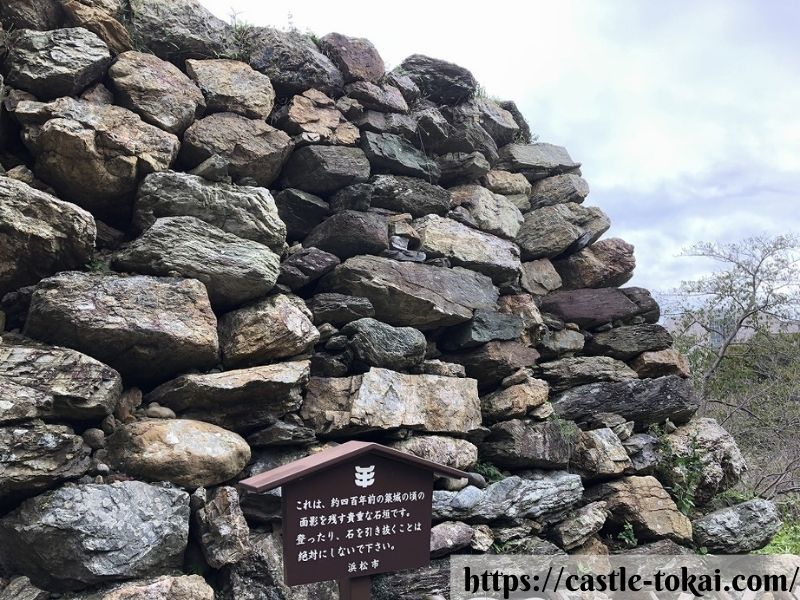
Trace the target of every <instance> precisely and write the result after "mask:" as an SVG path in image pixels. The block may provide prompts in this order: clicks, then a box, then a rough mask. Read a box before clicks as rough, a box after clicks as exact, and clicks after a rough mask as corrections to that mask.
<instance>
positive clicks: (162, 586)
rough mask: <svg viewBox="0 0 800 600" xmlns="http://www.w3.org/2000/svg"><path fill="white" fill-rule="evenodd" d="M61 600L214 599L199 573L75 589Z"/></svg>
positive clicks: (212, 591) (161, 576)
mask: <svg viewBox="0 0 800 600" xmlns="http://www.w3.org/2000/svg"><path fill="white" fill-rule="evenodd" d="M61 598H63V600H129V599H132V598H142V599H143V600H189V599H191V600H214V588H212V587H211V586H210V585H208V584H207V583H206V580H205V579H203V577H202V576H200V575H159V576H157V577H150V578H148V579H137V580H135V581H126V582H124V583H117V584H114V585H110V586H107V587H103V588H101V589H99V590H96V589H95V590H89V591H85V592H75V593H72V594H64V595H62V596H61Z"/></svg>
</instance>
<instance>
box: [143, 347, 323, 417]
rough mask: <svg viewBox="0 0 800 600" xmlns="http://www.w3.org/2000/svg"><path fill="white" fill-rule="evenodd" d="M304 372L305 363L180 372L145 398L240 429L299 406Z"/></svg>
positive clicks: (305, 377)
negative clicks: (215, 371) (186, 373)
mask: <svg viewBox="0 0 800 600" xmlns="http://www.w3.org/2000/svg"><path fill="white" fill-rule="evenodd" d="M308 376H309V364H308V361H294V362H282V363H278V364H275V365H267V366H262V367H252V368H249V369H235V370H233V371H223V372H221V373H208V374H189V375H181V376H180V377H178V378H176V379H173V380H172V381H168V382H167V383H164V384H162V385H160V386H158V387H157V388H156V389H154V390H153V391H152V392H150V393H149V394H147V396H146V397H145V400H146V401H147V402H157V403H158V404H160V405H161V406H166V407H168V408H171V409H172V410H174V411H175V412H176V413H177V414H178V415H179V416H180V417H181V418H184V419H197V420H199V421H206V422H208V423H213V424H215V425H219V426H220V427H224V428H226V429H230V430H232V431H236V432H239V433H244V432H248V431H252V430H253V429H257V428H259V427H263V426H266V425H270V424H272V423H275V422H276V420H277V419H279V418H281V417H283V416H285V415H286V414H287V413H290V412H294V411H297V410H299V408H300V405H301V403H302V401H303V388H304V386H305V384H306V382H307V381H308Z"/></svg>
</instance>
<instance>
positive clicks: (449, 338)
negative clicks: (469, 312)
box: [438, 309, 524, 352]
mask: <svg viewBox="0 0 800 600" xmlns="http://www.w3.org/2000/svg"><path fill="white" fill-rule="evenodd" d="M523 329H524V323H523V321H522V319H521V318H520V317H519V316H517V315H515V314H506V313H502V312H498V311H488V310H483V309H478V310H476V311H475V314H474V316H473V317H472V319H470V320H469V321H467V322H466V323H461V324H460V325H456V326H455V327H450V328H448V329H446V330H445V331H444V333H443V334H442V337H441V338H440V339H439V341H438V346H439V348H441V349H442V350H446V351H448V352H453V351H456V350H465V349H467V348H475V347H477V346H480V345H482V344H485V343H486V342H491V341H493V340H515V339H518V338H520V337H521V336H522V332H523Z"/></svg>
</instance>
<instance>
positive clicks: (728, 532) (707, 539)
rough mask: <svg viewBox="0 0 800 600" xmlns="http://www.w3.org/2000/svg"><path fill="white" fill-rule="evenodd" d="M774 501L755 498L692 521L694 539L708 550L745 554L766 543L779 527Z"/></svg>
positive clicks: (779, 522) (779, 521)
mask: <svg viewBox="0 0 800 600" xmlns="http://www.w3.org/2000/svg"><path fill="white" fill-rule="evenodd" d="M781 525H782V523H781V520H780V517H779V516H778V509H777V507H776V506H775V504H774V503H773V502H770V501H769V500H762V499H761V498H756V499H754V500H749V501H747V502H742V503H741V504H737V505H735V506H729V507H727V508H722V509H720V510H717V511H714V512H712V513H709V514H707V515H704V516H702V517H700V518H699V519H695V520H694V521H693V522H692V527H693V530H694V540H695V543H696V544H697V545H698V546H700V547H702V548H706V549H707V550H708V551H709V552H719V553H722V554H746V553H750V552H753V551H755V550H758V549H760V548H763V547H764V546H766V545H767V544H769V542H770V540H772V538H773V537H774V536H775V534H776V533H778V531H779V530H780V528H781Z"/></svg>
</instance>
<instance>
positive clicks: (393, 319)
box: [320, 256, 498, 330]
mask: <svg viewBox="0 0 800 600" xmlns="http://www.w3.org/2000/svg"><path fill="white" fill-rule="evenodd" d="M320 285H321V287H322V289H323V290H324V291H332V292H338V293H343V294H350V295H353V296H361V297H364V298H367V299H369V300H370V302H371V303H372V306H373V308H374V309H375V318H377V319H379V320H381V321H385V322H386V323H389V324H391V325H400V326H404V325H407V326H411V327H416V328H418V329H422V330H426V329H432V328H435V327H441V326H447V325H455V324H457V323H461V322H463V321H467V320H469V319H470V318H472V313H473V310H475V309H476V308H487V309H492V308H494V307H495V305H496V303H497V298H498V291H497V288H495V287H494V285H492V283H491V280H490V279H489V278H488V277H486V276H485V275H481V274H479V273H473V272H472V271H468V270H466V269H461V268H454V269H445V268H441V267H434V266H430V265H422V264H417V263H409V262H397V261H394V260H390V259H387V258H381V257H377V256H356V257H353V258H350V259H348V260H346V261H345V262H344V263H342V264H341V265H339V266H338V267H336V269H334V271H333V272H332V273H329V274H328V275H326V276H325V277H324V278H323V279H322V281H321V282H320Z"/></svg>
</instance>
